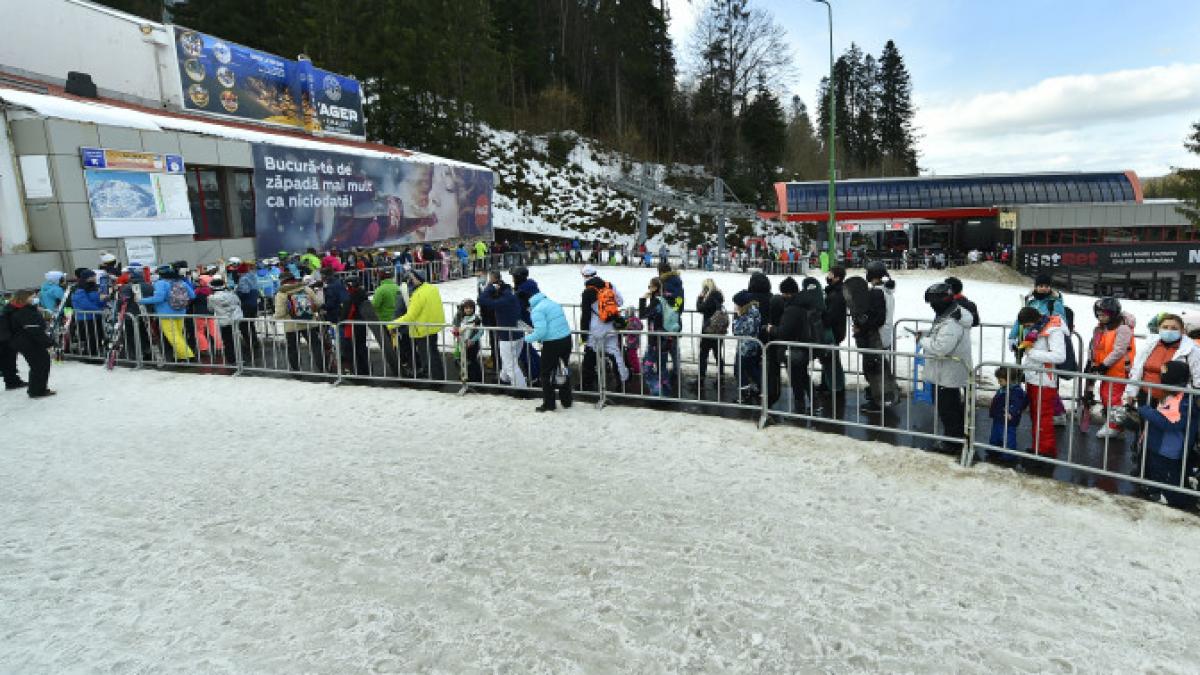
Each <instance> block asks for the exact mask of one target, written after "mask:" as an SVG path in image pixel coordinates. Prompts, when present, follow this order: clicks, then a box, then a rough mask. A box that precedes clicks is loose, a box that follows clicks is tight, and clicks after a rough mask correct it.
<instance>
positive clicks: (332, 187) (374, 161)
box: [253, 144, 493, 256]
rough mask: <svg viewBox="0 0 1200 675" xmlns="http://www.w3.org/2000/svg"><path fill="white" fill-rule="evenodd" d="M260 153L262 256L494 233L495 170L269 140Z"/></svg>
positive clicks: (257, 183) (257, 193) (257, 190)
mask: <svg viewBox="0 0 1200 675" xmlns="http://www.w3.org/2000/svg"><path fill="white" fill-rule="evenodd" d="M253 150H254V214H255V221H256V226H255V237H256V240H255V248H256V250H257V252H258V254H259V255H260V256H269V255H274V254H275V253H276V252H277V251H302V250H304V249H306V248H308V247H310V246H311V247H313V248H316V249H317V250H326V249H331V248H338V249H347V248H353V247H356V246H362V247H367V246H398V245H413V244H423V243H425V242H437V241H445V240H449V239H459V238H484V239H491V238H492V185H493V175H492V172H491V171H489V170H487V169H478V168H472V167H464V166H459V165H454V164H442V163H436V162H427V161H412V160H407V159H403V158H400V157H396V158H395V159H391V158H385V157H363V156H360V155H351V154H344V153H335V152H325V151H321V150H308V149H301V148H293V147H286V146H276V145H264V144H255V145H254V146H253Z"/></svg>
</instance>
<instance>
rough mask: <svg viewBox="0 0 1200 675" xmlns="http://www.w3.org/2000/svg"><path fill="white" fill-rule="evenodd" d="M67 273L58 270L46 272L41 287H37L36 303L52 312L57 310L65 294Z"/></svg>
mask: <svg viewBox="0 0 1200 675" xmlns="http://www.w3.org/2000/svg"><path fill="white" fill-rule="evenodd" d="M66 278H67V275H66V274H64V273H63V272H59V271H58V270H51V271H49V272H46V280H45V281H44V282H42V287H41V288H39V289H38V304H40V305H41V307H42V309H43V310H45V311H47V312H50V313H51V314H53V313H54V312H56V311H57V310H58V306H59V305H60V304H62V301H63V298H65V297H66V295H67V290H66V288H65V280H66Z"/></svg>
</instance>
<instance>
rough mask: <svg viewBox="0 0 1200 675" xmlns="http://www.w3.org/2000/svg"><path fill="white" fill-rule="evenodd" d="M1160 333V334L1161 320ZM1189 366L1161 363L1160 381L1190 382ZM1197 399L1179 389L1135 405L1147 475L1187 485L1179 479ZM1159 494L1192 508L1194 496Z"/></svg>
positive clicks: (1196, 421)
mask: <svg viewBox="0 0 1200 675" xmlns="http://www.w3.org/2000/svg"><path fill="white" fill-rule="evenodd" d="M1163 323H1165V321H1163V322H1160V324H1159V334H1160V335H1161V334H1162V330H1163V328H1162V324H1163ZM1191 380H1192V377H1191V370H1190V369H1189V367H1188V365H1187V364H1186V363H1184V362H1182V361H1169V362H1167V363H1165V364H1164V365H1163V366H1162V378H1161V382H1162V384H1164V385H1167V386H1172V387H1188V386H1191ZM1196 413H1197V411H1196V401H1195V400H1194V399H1193V397H1192V395H1190V394H1188V393H1186V392H1181V391H1162V392H1161V397H1160V398H1159V399H1158V401H1157V404H1155V405H1149V404H1148V405H1142V406H1139V407H1138V414H1139V415H1141V418H1142V419H1143V420H1145V422H1146V448H1147V455H1146V478H1148V479H1150V480H1152V481H1155V482H1158V483H1163V484H1164V485H1174V486H1183V487H1186V484H1184V483H1182V477H1183V467H1184V464H1185V462H1186V461H1187V454H1188V451H1189V450H1190V449H1191V448H1192V447H1193V446H1195V444H1196V436H1197V433H1196V432H1197V428H1198V427H1200V418H1198V417H1197V414H1196ZM1162 496H1163V497H1164V498H1165V499H1166V501H1167V504H1169V505H1170V506H1174V507H1176V508H1184V509H1191V508H1193V507H1194V506H1195V504H1196V498H1195V497H1193V496H1191V495H1187V494H1182V493H1179V492H1175V491H1174V490H1164V491H1163V492H1162Z"/></svg>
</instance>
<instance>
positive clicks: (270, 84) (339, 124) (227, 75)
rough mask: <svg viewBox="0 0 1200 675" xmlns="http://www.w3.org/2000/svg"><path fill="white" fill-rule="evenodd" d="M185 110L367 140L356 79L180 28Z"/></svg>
mask: <svg viewBox="0 0 1200 675" xmlns="http://www.w3.org/2000/svg"><path fill="white" fill-rule="evenodd" d="M175 56H176V61H177V63H178V67H179V80H180V82H181V83H182V88H183V91H182V92H181V94H182V97H183V107H184V109H186V110H195V111H199V112H204V113H208V114H211V115H220V116H223V117H233V118H238V119H244V120H252V121H255V122H265V123H268V124H278V125H281V126H285V127H295V128H298V129H305V130H307V131H310V132H314V131H319V132H323V133H335V134H343V135H347V136H355V137H358V138H362V137H364V136H365V133H366V131H365V126H364V120H363V112H362V87H361V86H360V85H359V83H358V81H357V80H355V79H354V78H350V77H343V76H341V75H338V74H336V73H331V72H329V71H327V70H322V69H320V68H316V67H314V66H313V65H312V63H310V62H308V61H291V60H288V59H284V58H280V57H278V56H275V55H274V54H268V53H266V52H260V51H258V50H255V49H250V48H249V47H243V46H242V45H239V44H236V43H233V42H229V41H226V40H221V39H220V38H215V37H213V36H211V35H206V34H204V33H200V32H197V31H194V30H188V29H186V28H180V27H178V26H177V27H175Z"/></svg>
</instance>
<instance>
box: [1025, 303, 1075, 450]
mask: <svg viewBox="0 0 1200 675" xmlns="http://www.w3.org/2000/svg"><path fill="white" fill-rule="evenodd" d="M1017 323H1018V324H1019V325H1020V332H1019V338H1018V342H1017V354H1018V356H1019V358H1020V359H1021V361H1022V364H1023V365H1024V366H1025V368H1023V370H1024V373H1025V393H1026V395H1027V396H1028V398H1029V418H1030V420H1031V421H1032V422H1033V452H1035V453H1037V454H1039V455H1042V456H1044V457H1058V442H1057V440H1056V439H1055V437H1054V401H1055V400H1056V396H1055V394H1056V392H1057V391H1058V376H1057V375H1056V374H1055V372H1054V368H1055V366H1059V365H1061V364H1062V363H1063V362H1064V361H1066V360H1067V339H1068V337H1067V327H1066V325H1064V324H1063V321H1062V318H1061V317H1059V316H1057V315H1049V316H1046V315H1043V314H1042V313H1041V312H1040V311H1038V309H1037V308H1035V307H1022V308H1021V311H1020V313H1018V314H1017Z"/></svg>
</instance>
